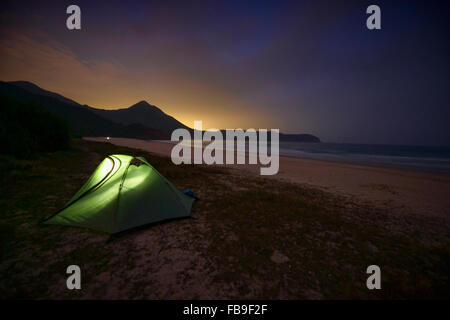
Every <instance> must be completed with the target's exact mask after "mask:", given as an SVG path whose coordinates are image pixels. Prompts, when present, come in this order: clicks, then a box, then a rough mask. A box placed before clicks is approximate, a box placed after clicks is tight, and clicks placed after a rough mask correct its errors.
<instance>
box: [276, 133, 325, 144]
mask: <svg viewBox="0 0 450 320" xmlns="http://www.w3.org/2000/svg"><path fill="white" fill-rule="evenodd" d="M280 141H292V142H321V141H320V139H319V138H317V137H316V136H314V135H312V134H307V133H296V134H286V133H280Z"/></svg>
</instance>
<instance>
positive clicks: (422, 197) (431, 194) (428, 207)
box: [83, 137, 450, 219]
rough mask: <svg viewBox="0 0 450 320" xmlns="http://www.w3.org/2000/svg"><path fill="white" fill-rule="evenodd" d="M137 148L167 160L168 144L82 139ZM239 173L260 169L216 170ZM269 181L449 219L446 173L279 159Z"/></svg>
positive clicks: (448, 176)
mask: <svg viewBox="0 0 450 320" xmlns="http://www.w3.org/2000/svg"><path fill="white" fill-rule="evenodd" d="M83 139H85V140H88V141H96V142H107V143H112V144H115V145H119V146H126V147H130V148H134V149H141V150H144V151H147V152H153V153H156V154H159V155H163V156H168V157H170V152H171V149H172V145H173V144H172V143H170V142H166V141H165V142H162V141H152V140H147V141H146V140H139V139H129V138H112V139H111V140H105V139H104V138H93V137H86V138H83ZM218 166H221V167H226V168H230V169H232V170H235V171H238V172H240V173H242V174H252V175H259V168H260V167H261V166H260V165H249V164H245V165H238V164H233V165H218ZM264 177H267V178H269V179H280V180H284V181H289V182H293V183H300V184H304V185H309V186H312V187H316V188H320V189H323V190H325V191H328V192H332V193H336V194H340V195H346V196H350V197H356V198H357V199H358V200H362V201H364V202H367V201H368V202H369V203H371V204H373V205H376V206H377V207H381V208H395V209H396V213H403V214H420V215H425V216H438V217H442V218H445V219H447V218H449V215H450V192H449V190H450V174H447V173H437V172H428V171H421V170H415V169H407V168H392V167H380V166H370V165H360V164H354V163H345V162H340V161H328V160H321V159H306V158H298V157H292V156H284V155H280V168H279V171H278V173H277V174H276V175H274V176H264Z"/></svg>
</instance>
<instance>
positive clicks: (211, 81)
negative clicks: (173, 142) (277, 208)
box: [0, 0, 450, 145]
mask: <svg viewBox="0 0 450 320" xmlns="http://www.w3.org/2000/svg"><path fill="white" fill-rule="evenodd" d="M71 4H77V5H78V6H79V7H80V8H81V30H68V29H67V27H66V19H67V17H68V16H69V15H68V14H66V8H67V7H68V6H69V5H71ZM371 4H377V5H379V6H380V8H381V30H368V29H367V27H366V19H367V17H368V14H366V8H367V7H368V5H371ZM0 8H1V9H0V80H2V81H15V80H27V81H31V82H33V83H35V84H37V85H39V86H40V87H42V88H44V89H47V90H50V91H54V92H57V93H60V94H62V95H64V96H66V97H68V98H70V99H73V100H75V101H77V102H79V103H81V104H87V105H89V106H92V107H96V108H104V109H118V108H126V107H129V106H131V105H133V104H135V103H137V102H138V101H141V100H146V101H148V102H149V103H151V104H153V105H156V106H158V107H160V108H161V109H162V110H163V111H164V112H166V113H167V114H170V115H172V116H173V117H175V118H176V119H178V120H179V121H181V122H183V123H184V124H186V125H187V126H190V127H192V126H193V123H194V120H202V121H203V128H204V129H209V128H219V129H225V128H239V127H240V128H244V129H245V128H255V129H258V128H267V129H272V128H277V129H280V131H281V132H285V133H310V134H314V135H316V136H318V137H319V138H321V139H322V140H323V141H326V142H347V143H376V144H415V145H450V129H449V128H450V126H449V124H450V111H449V95H450V81H449V80H450V79H449V71H450V70H449V69H450V68H449V59H448V57H450V55H449V53H450V48H449V31H448V30H450V26H449V24H450V19H449V18H450V5H449V4H447V3H446V2H445V1H433V0H431V1H411V0H410V1H400V0H398V1H394V0H392V1H363V0H360V1H321V0H315V1H293V2H289V1H276V2H275V1H274V2H266V1H236V2H234V1H204V2H202V1H180V2H175V1H133V0H131V1H113V0H109V1H73V0H72V1H62V0H61V1H33V2H31V1H30V2H28V1H20V0H16V1H8V0H3V1H2V2H1V4H0Z"/></svg>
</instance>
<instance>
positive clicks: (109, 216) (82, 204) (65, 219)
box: [44, 154, 194, 233]
mask: <svg viewBox="0 0 450 320" xmlns="http://www.w3.org/2000/svg"><path fill="white" fill-rule="evenodd" d="M193 202H194V199H193V198H191V197H189V196H187V195H185V194H184V193H182V192H181V191H179V190H178V189H177V188H176V187H175V186H174V185H173V184H172V183H170V182H169V181H168V180H167V179H166V178H164V177H163V176H162V175H161V174H160V173H159V172H158V171H157V170H156V169H155V168H153V167H152V166H151V165H150V163H148V161H147V160H146V159H145V158H143V157H132V156H128V155H120V154H115V155H110V156H108V157H106V158H105V159H104V160H103V161H102V162H101V163H100V165H99V166H98V167H97V168H96V169H95V171H94V172H93V174H92V175H91V177H90V178H89V179H88V181H87V182H86V183H85V184H84V185H83V186H82V187H81V189H80V190H78V192H77V193H76V194H75V195H74V196H73V197H72V198H71V199H70V200H69V202H68V203H67V204H66V205H65V206H64V208H63V209H62V210H60V211H59V212H58V213H56V214H55V215H53V216H51V217H50V218H48V219H47V220H46V221H45V222H44V223H46V224H58V225H68V226H77V227H85V228H90V229H94V230H98V231H102V232H107V233H117V232H121V231H124V230H127V229H130V228H134V227H138V226H141V225H144V224H148V223H153V222H158V221H162V220H166V219H173V218H181V217H187V216H189V215H190V212H191V208H192V203H193Z"/></svg>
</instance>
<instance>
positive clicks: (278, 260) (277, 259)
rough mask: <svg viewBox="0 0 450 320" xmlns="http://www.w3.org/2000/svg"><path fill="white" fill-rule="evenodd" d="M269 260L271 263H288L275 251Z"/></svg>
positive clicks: (285, 258)
mask: <svg viewBox="0 0 450 320" xmlns="http://www.w3.org/2000/svg"><path fill="white" fill-rule="evenodd" d="M270 260H272V261H273V262H275V263H277V264H280V263H285V262H288V261H289V258H288V257H286V256H285V255H284V254H282V253H281V252H280V251H278V250H275V251H274V252H273V253H272V255H271V256H270Z"/></svg>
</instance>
